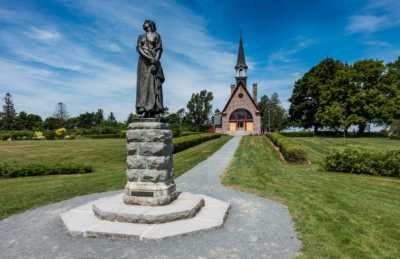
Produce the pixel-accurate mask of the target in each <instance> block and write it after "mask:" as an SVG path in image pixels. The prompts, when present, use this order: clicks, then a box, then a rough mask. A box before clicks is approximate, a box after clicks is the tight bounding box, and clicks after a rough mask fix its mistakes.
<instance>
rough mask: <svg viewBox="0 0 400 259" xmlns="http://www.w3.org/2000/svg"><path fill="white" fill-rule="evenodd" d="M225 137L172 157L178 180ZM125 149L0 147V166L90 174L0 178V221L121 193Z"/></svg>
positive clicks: (92, 144) (121, 144)
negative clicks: (44, 165) (33, 165)
mask: <svg viewBox="0 0 400 259" xmlns="http://www.w3.org/2000/svg"><path fill="white" fill-rule="evenodd" d="M229 139H230V137H228V136H222V137H221V138H218V139H214V140H211V141H208V142H205V143H202V144H200V145H197V146H194V147H192V148H189V149H186V150H184V151H182V152H179V153H177V154H175V155H174V157H173V159H174V173H175V176H176V177H177V176H179V175H181V174H183V173H184V172H186V171H187V170H189V169H190V168H192V167H193V166H195V165H196V164H197V163H199V162H201V161H203V160H204V159H206V158H208V157H209V156H210V155H211V154H213V153H214V152H215V151H216V150H218V149H219V148H220V147H221V146H222V145H223V144H225V143H226V142H227V141H228V140H229ZM125 159H126V146H125V140H123V139H96V140H71V141H15V142H0V161H9V160H12V161H21V162H39V161H40V162H78V163H87V164H90V165H93V167H94V170H95V171H94V173H91V174H82V175H53V176H35V177H20V178H11V179H4V178H3V179H0V219H3V218H6V217H8V216H10V215H12V214H14V213H18V212H22V211H25V210H27V209H30V208H34V207H38V206H41V205H44V204H49V203H53V202H57V201H61V200H65V199H69V198H72V197H75V196H79V195H84V194H89V193H95V192H105V191H111V190H118V189H123V188H124V185H125V183H126V175H125V166H126V165H125Z"/></svg>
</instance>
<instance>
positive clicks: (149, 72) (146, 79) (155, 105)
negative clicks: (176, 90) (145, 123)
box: [136, 32, 165, 115]
mask: <svg viewBox="0 0 400 259" xmlns="http://www.w3.org/2000/svg"><path fill="white" fill-rule="evenodd" d="M154 33H155V36H154V37H153V39H149V38H148V37H147V35H146V33H145V34H143V35H140V36H139V37H138V40H137V49H138V52H139V48H140V49H141V50H142V51H143V52H144V53H145V54H146V55H147V56H150V57H153V58H156V56H157V53H158V52H160V53H159V55H161V52H162V43H161V37H160V35H159V34H158V33H157V32H154ZM164 80H165V78H164V73H163V70H162V67H161V64H160V62H159V61H157V62H156V63H153V64H152V63H151V60H150V59H149V58H147V57H146V56H143V55H142V54H141V53H140V52H139V61H138V66H137V85H136V88H137V89H136V112H137V113H138V114H143V113H148V114H151V115H156V114H160V113H162V112H163V111H164V106H163V93H162V83H163V82H164Z"/></svg>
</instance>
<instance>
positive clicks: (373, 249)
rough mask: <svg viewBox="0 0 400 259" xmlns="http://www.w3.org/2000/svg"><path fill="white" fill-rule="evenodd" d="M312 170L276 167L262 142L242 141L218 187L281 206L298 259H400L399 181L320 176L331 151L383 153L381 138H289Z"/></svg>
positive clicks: (393, 144) (390, 144) (392, 144)
mask: <svg viewBox="0 0 400 259" xmlns="http://www.w3.org/2000/svg"><path fill="white" fill-rule="evenodd" d="M293 140H294V141H298V142H299V143H302V144H303V145H304V146H305V148H306V149H307V151H308V152H309V153H310V160H311V161H312V165H293V164H287V163H282V162H281V161H280V160H279V158H278V155H277V153H276V151H275V150H274V149H273V148H272V147H271V145H270V142H269V141H268V140H267V138H266V137H244V138H243V139H242V142H241V145H240V147H239V149H238V151H237V152H236V154H235V159H234V160H233V161H232V163H231V166H230V168H229V169H228V170H227V172H226V174H225V176H224V178H223V183H224V184H226V185H231V186H234V187H236V188H240V189H242V190H244V191H248V192H252V193H255V194H257V195H260V196H264V197H267V198H269V199H274V200H278V201H280V202H283V203H285V204H287V206H288V207H289V211H290V214H291V215H292V218H293V220H294V222H295V226H296V230H297V232H298V234H299V238H300V240H301V241H302V243H303V247H302V256H300V258H400V179H394V178H385V177H374V176H364V175H351V174H341V173H331V172H325V171H323V170H322V169H321V166H320V163H321V161H322V158H323V156H324V154H326V153H327V152H328V150H329V149H331V148H343V147H344V146H345V145H352V146H361V147H364V148H375V149H379V150H384V149H388V148H400V141H396V140H387V139H383V138H358V139H347V140H346V143H345V144H344V143H343V139H340V138H293Z"/></svg>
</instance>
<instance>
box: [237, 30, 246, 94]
mask: <svg viewBox="0 0 400 259" xmlns="http://www.w3.org/2000/svg"><path fill="white" fill-rule="evenodd" d="M247 68H248V67H247V64H246V57H245V55H244V48H243V38H242V34H240V42H239V50H238V56H237V62H236V66H235V71H236V76H235V78H236V85H238V84H239V82H242V83H243V84H244V85H245V86H246V83H247Z"/></svg>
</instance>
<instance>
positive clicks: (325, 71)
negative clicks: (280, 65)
mask: <svg viewBox="0 0 400 259" xmlns="http://www.w3.org/2000/svg"><path fill="white" fill-rule="evenodd" d="M343 67H344V65H343V63H342V62H340V61H338V60H334V59H332V58H327V59H324V60H322V61H321V62H320V63H319V64H318V65H316V66H314V67H313V68H311V70H310V71H309V72H307V73H305V74H304V76H303V77H302V78H301V79H299V80H297V81H296V82H295V85H294V89H293V93H292V96H291V97H290V99H289V101H290V103H291V105H290V108H289V116H290V120H291V122H292V123H293V124H294V125H296V126H301V127H304V128H310V127H313V128H314V132H318V129H319V128H320V127H321V126H323V125H322V124H321V121H320V120H318V118H317V117H316V116H317V113H318V111H321V109H324V108H323V107H322V105H323V103H321V98H320V97H321V94H322V92H323V91H324V89H326V87H327V85H328V84H330V83H331V81H332V80H333V79H334V78H335V77H336V74H337V72H338V71H339V70H341V69H343Z"/></svg>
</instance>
